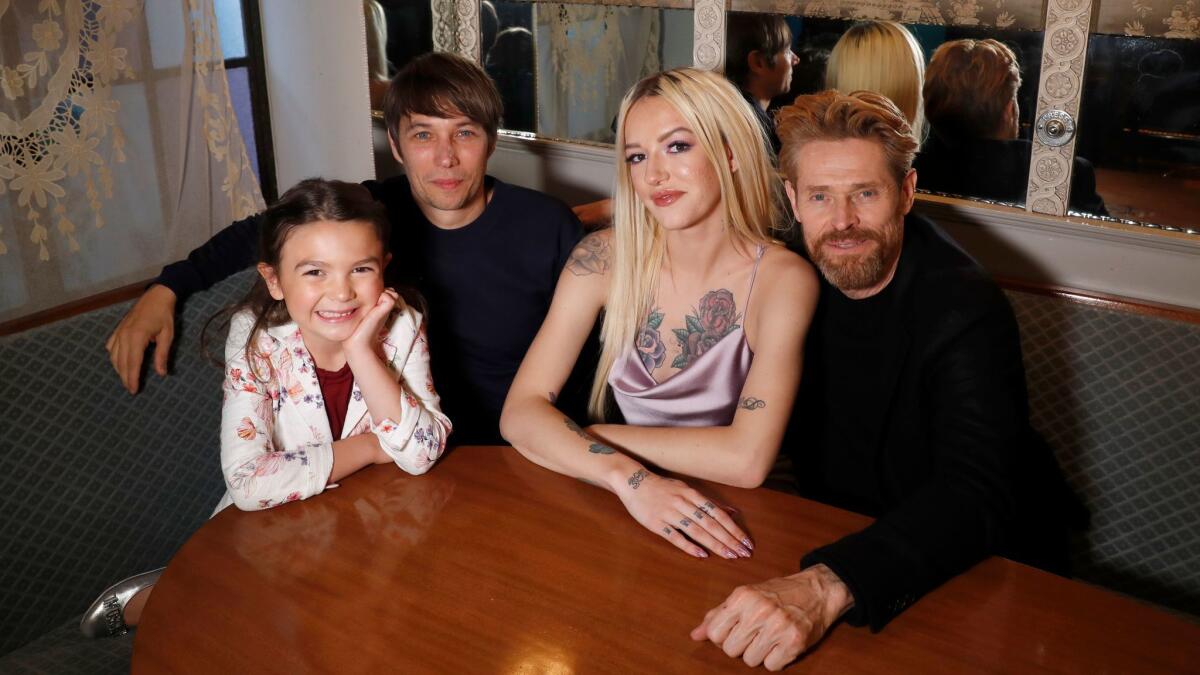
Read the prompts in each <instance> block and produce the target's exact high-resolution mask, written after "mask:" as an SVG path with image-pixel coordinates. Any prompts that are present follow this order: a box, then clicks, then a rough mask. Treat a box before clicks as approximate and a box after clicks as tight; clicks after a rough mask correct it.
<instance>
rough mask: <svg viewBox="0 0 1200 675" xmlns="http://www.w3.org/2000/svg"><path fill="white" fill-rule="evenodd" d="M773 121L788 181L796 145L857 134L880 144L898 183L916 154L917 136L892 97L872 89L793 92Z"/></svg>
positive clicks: (794, 167) (791, 178)
mask: <svg viewBox="0 0 1200 675" xmlns="http://www.w3.org/2000/svg"><path fill="white" fill-rule="evenodd" d="M776 124H777V125H778V126H777V131H778V133H779V141H780V142H781V143H782V144H783V148H782V149H781V150H780V151H779V166H780V168H781V169H783V172H784V174H785V175H786V176H787V178H788V181H789V182H791V183H793V184H794V183H795V181H796V178H797V177H798V176H799V174H800V167H799V166H798V165H797V163H796V161H797V158H798V156H799V154H800V148H802V147H804V144H805V143H811V142H813V141H840V140H844V139H849V138H857V139H861V140H867V141H874V142H876V143H879V146H880V147H881V148H882V149H883V155H884V157H885V158H886V159H887V163H888V169H889V171H891V174H892V176H893V177H895V179H896V182H897V183H899V182H901V181H902V180H904V177H905V176H906V175H908V170H909V169H911V168H912V163H913V157H914V156H915V155H916V154H917V141H916V138H914V137H913V133H912V129H911V128H910V127H909V125H908V121H907V120H905V119H904V114H903V113H901V112H900V109H899V108H898V107H897V106H896V104H895V103H892V101H891V99H889V98H887V97H885V96H882V95H880V94H876V93H875V92H872V91H856V92H854V93H853V94H849V95H847V94H840V93H838V92H836V91H832V90H826V91H823V92H820V93H817V94H809V95H807V96H797V97H796V101H795V103H792V104H791V105H787V106H784V107H782V108H780V109H779V112H778V113H777V114H776Z"/></svg>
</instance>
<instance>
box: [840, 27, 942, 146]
mask: <svg viewBox="0 0 1200 675" xmlns="http://www.w3.org/2000/svg"><path fill="white" fill-rule="evenodd" d="M924 83H925V53H924V52H923V51H921V45H919V44H917V39H916V38H915V37H913V34H912V33H910V32H908V29H906V28H905V27H904V26H902V25H900V24H898V23H896V22H895V21H867V22H864V23H857V24H854V25H853V26H851V27H850V30H847V31H846V33H845V34H844V35H842V37H841V39H839V40H838V41H837V44H836V45H834V47H833V51H832V52H831V53H830V54H829V63H828V64H826V66H825V86H826V87H827V88H829V89H836V90H838V91H840V92H842V93H843V94H849V93H851V92H855V91H873V92H875V93H878V94H883V95H884V96H886V97H888V98H890V99H892V102H893V103H895V104H896V107H898V108H900V112H902V113H904V116H905V117H906V118H908V124H909V126H911V127H912V130H913V134H914V135H915V136H916V138H917V142H920V141H921V140H922V139H923V138H924V133H925V104H924V100H923V97H922V95H921V87H922V86H923V85H924Z"/></svg>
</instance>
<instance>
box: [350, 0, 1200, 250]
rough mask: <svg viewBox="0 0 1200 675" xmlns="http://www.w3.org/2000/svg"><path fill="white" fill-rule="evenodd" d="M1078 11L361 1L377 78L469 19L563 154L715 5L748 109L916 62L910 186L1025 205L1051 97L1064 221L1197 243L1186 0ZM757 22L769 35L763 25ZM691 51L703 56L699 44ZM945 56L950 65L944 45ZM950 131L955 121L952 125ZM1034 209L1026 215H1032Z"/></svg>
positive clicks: (1048, 6) (517, 107)
mask: <svg viewBox="0 0 1200 675" xmlns="http://www.w3.org/2000/svg"><path fill="white" fill-rule="evenodd" d="M701 4H702V5H703V6H702V7H700V8H699V9H698V10H697V12H693V10H692V7H693V6H699V5H701ZM1093 4H1094V5H1095V7H1094V8H1093V9H1091V10H1088V9H1087V8H1086V7H1084V9H1083V10H1082V11H1083V12H1084V14H1083V15H1082V17H1081V18H1080V20H1079V22H1078V25H1077V26H1074V27H1073V28H1072V30H1071V34H1070V35H1064V33H1063V31H1062V30H1060V29H1055V30H1054V31H1052V32H1053V35H1052V36H1051V37H1045V36H1046V33H1045V27H1046V26H1051V27H1052V28H1054V27H1055V26H1054V22H1055V21H1057V20H1059V19H1060V18H1061V17H1060V16H1059V15H1060V14H1061V13H1062V12H1063V11H1064V10H1076V9H1078V8H1080V7H1083V5H1084V3H1082V2H1079V1H1078V0H728V2H723V3H712V2H707V1H706V2H704V3H696V2H693V1H692V0H621V1H620V2H612V0H595V1H594V2H588V1H586V0H566V1H564V2H546V1H543V0H365V5H364V6H365V7H366V8H367V13H368V22H367V23H368V33H370V32H371V25H372V20H371V7H372V6H375V7H377V8H378V10H377V11H376V14H377V15H382V17H383V20H382V22H380V23H382V24H384V25H385V26H386V27H385V29H384V30H383V31H382V32H380V33H379V34H380V35H382V36H386V37H385V38H384V43H383V45H384V46H383V47H382V48H376V51H377V52H378V53H380V54H385V56H383V57H382V58H383V59H384V60H385V61H386V64H385V65H384V66H382V67H380V68H378V70H379V72H380V73H383V72H386V73H387V75H388V76H390V75H391V74H393V73H394V72H395V70H396V69H397V68H398V67H400V66H402V65H403V63H404V62H405V60H406V59H407V58H411V57H412V56H413V55H415V54H418V53H422V52H424V51H428V50H429V49H432V48H434V43H435V42H437V40H434V39H431V37H430V33H431V32H432V33H434V34H439V25H440V23H439V22H444V21H445V19H439V12H440V14H441V15H443V16H444V17H451V18H452V17H453V16H454V15H455V13H458V14H459V15H462V14H464V13H466V14H470V15H471V16H472V17H474V16H475V15H474V14H472V13H473V12H475V11H476V10H477V11H478V15H477V19H478V22H477V25H478V28H477V31H478V33H477V34H478V36H479V39H478V55H477V58H478V59H479V61H480V63H481V64H483V65H484V67H485V68H486V70H487V72H488V73H489V74H490V75H491V76H492V77H493V79H494V80H495V81H496V83H497V85H498V88H499V90H500V92H501V96H502V97H503V99H504V104H505V110H506V114H505V119H504V124H503V128H504V129H506V130H508V131H510V132H519V133H521V134H532V135H536V136H537V137H541V138H549V139H558V140H566V141H571V142H584V143H601V144H608V143H612V142H613V140H614V137H615V128H614V127H615V122H616V115H617V109H618V107H619V104H620V99H621V96H622V95H623V94H624V92H625V91H626V90H627V89H628V88H629V87H630V86H631V85H632V84H633V83H635V82H636V81H637V80H638V79H640V78H641V77H644V76H645V75H647V74H650V73H653V72H655V71H658V70H662V69H666V68H672V67H676V66H683V65H690V64H692V62H693V36H694V35H697V34H699V33H698V31H700V25H701V24H704V23H705V21H699V22H694V15H695V16H696V17H700V18H704V17H703V16H702V15H704V13H705V12H707V13H708V15H707V21H708V23H711V19H712V18H713V17H712V16H711V14H713V12H714V11H715V12H716V15H717V17H718V18H720V16H721V12H720V10H719V6H720V5H724V6H725V7H726V8H728V9H727V11H726V12H725V13H724V19H725V22H724V23H725V25H726V33H725V35H724V42H725V44H724V45H723V48H724V51H725V54H726V64H725V65H726V72H727V75H728V76H729V77H730V79H732V80H734V81H735V83H737V84H739V85H740V86H741V87H742V88H743V90H744V91H746V92H747V97H748V98H749V99H751V100H752V101H753V102H755V103H756V104H757V105H760V107H763V108H765V110H771V109H773V108H776V107H778V106H780V105H782V104H784V103H786V102H788V101H790V100H791V99H792V98H793V97H794V96H796V95H798V94H801V93H810V92H815V91H819V90H821V89H824V88H826V86H827V85H830V84H833V85H835V86H837V87H838V88H843V89H845V88H875V87H876V86H878V87H883V86H884V85H883V84H882V83H883V82H884V81H887V82H890V84H889V85H887V86H890V87H892V88H893V91H898V90H897V89H896V87H900V88H903V87H904V86H905V85H904V79H905V77H906V75H905V68H903V67H901V66H902V64H903V62H904V61H905V60H906V59H907V60H908V61H909V62H912V61H913V60H914V59H915V60H919V61H920V63H921V66H922V67H923V68H924V69H925V72H924V74H923V75H922V76H921V77H923V78H924V80H923V81H921V80H918V79H916V78H915V77H913V76H911V75H908V76H907V77H908V80H909V81H908V84H907V88H908V90H909V91H910V92H913V93H910V94H909V95H907V97H908V98H910V99H914V100H913V101H909V102H907V103H904V102H902V101H899V100H898V101H897V103H902V105H901V106H900V107H901V108H905V109H906V110H907V111H909V112H910V114H912V116H913V121H914V122H915V123H916V124H917V126H920V127H921V128H922V132H921V133H922V151H921V156H920V158H919V163H918V169H919V172H920V177H919V180H918V188H919V189H921V190H923V191H926V192H931V193H936V194H942V195H949V196H952V197H961V198H966V199H971V200H983V201H988V202H992V203H998V204H1003V205H1009V206H1014V207H1023V206H1025V201H1026V193H1027V188H1028V187H1029V184H1030V182H1032V181H1031V179H1032V178H1038V177H1039V176H1031V175H1030V165H1031V147H1034V148H1036V147H1037V144H1036V143H1034V142H1033V141H1034V135H1035V127H1037V125H1038V122H1037V119H1036V117H1037V115H1038V109H1039V104H1042V107H1043V108H1044V107H1045V104H1046V98H1047V97H1048V96H1049V97H1055V96H1059V95H1060V93H1065V95H1069V96H1070V97H1072V98H1074V99H1075V100H1077V103H1078V111H1077V113H1078V114H1077V115H1075V119H1074V123H1075V130H1076V136H1075V139H1074V148H1073V153H1074V161H1073V162H1072V163H1071V174H1072V176H1071V181H1070V186H1071V190H1070V198H1069V200H1066V201H1065V203H1066V209H1067V210H1068V212H1069V213H1072V214H1075V215H1087V216H1091V217H1097V218H1101V219H1105V218H1107V219H1109V220H1121V221H1125V222H1129V223H1133V224H1140V225H1150V226H1152V227H1159V228H1162V229H1169V230H1175V231H1182V232H1189V233H1192V234H1200V0H1197V1H1196V2H1191V1H1190V0H1189V2H1177V1H1175V2H1173V1H1172V0H1138V2H1132V3H1130V2H1128V1H1127V0H1093ZM431 8H432V10H433V11H432V12H431ZM714 8H718V9H716V10H714ZM1056 12H1058V14H1056ZM864 22H896V23H897V24H899V25H900V26H901V27H902V29H903V35H904V36H906V38H904V40H902V41H901V42H907V43H908V45H909V46H911V47H912V49H910V50H909V51H908V52H907V54H906V53H905V51H904V49H903V48H899V49H897V47H896V44H891V45H890V46H889V45H888V43H889V38H888V36H887V35H882V34H881V33H880V32H879V31H875V32H873V33H872V34H870V35H864V32H866V33H871V31H865V29H864V28H863V26H862V25H861V24H863V23H864ZM764 23H765V24H771V25H772V26H774V27H768V28H766V29H764V28H763V26H762V24H764ZM471 25H473V24H471ZM779 26H783V27H784V28H783V30H785V31H786V33H787V35H786V38H785V39H786V44H787V49H786V50H780V52H779V53H776V54H770V55H767V56H770V57H771V58H772V59H776V60H778V63H779V65H781V66H783V65H784V64H783V61H782V60H786V61H787V63H788V64H790V71H789V72H788V73H787V74H786V78H785V77H784V75H783V74H781V73H779V72H776V80H777V81H776V82H775V83H774V87H775V88H774V89H773V90H770V91H766V90H762V89H756V88H755V86H754V85H753V84H751V83H749V82H748V81H747V79H746V78H747V77H748V74H747V73H748V71H749V70H751V69H750V68H748V67H747V64H746V63H745V59H746V58H747V54H746V52H745V51H744V49H743V47H744V45H745V44H746V42H747V40H746V39H744V38H745V33H746V32H747V31H749V32H754V31H756V30H759V31H761V30H767V31H771V30H777V29H778V27H779ZM1089 28H1090V31H1091V32H1090V33H1089ZM450 32H452V31H450ZM700 32H702V31H700ZM446 33H448V31H445V30H442V32H441V34H443V35H445V34H446ZM718 34H719V33H718ZM892 37H893V38H894V37H895V36H894V35H893V36H892ZM851 38H854V39H853V40H851ZM708 39H709V38H708V36H707V35H706V36H705V40H704V42H703V43H702V44H704V45H705V46H707V45H708V42H707V40H708ZM1084 40H1086V41H1087V49H1086V53H1085V56H1084V62H1083V68H1081V69H1080V70H1082V75H1083V77H1082V78H1079V77H1076V78H1071V77H1064V76H1063V74H1062V73H1058V72H1056V71H1055V69H1054V67H1053V64H1052V61H1053V54H1054V53H1066V52H1068V51H1072V50H1073V49H1075V45H1078V44H1080V43H1082V42H1084ZM445 41H446V40H445V38H444V37H443V42H445ZM460 41H461V39H460ZM964 41H974V42H973V43H969V44H974V45H976V47H975V49H977V50H978V49H982V48H979V47H978V45H981V44H986V45H988V47H987V48H986V49H983V51H991V52H1002V56H1003V57H1004V58H1003V59H1001V60H1004V59H1007V60H1008V62H1009V63H1010V67H1011V71H1012V74H1011V76H1009V79H1010V80H1011V81H1013V82H1015V79H1016V76H1019V79H1020V85H1019V86H1018V87H1017V88H1016V95H1015V99H1012V98H1009V95H1008V94H1006V93H1004V92H1006V91H1008V89H1006V88H1005V86H1003V82H1002V80H1004V79H1005V75H1004V73H1001V72H999V71H997V70H996V61H997V59H996V58H995V54H992V58H986V59H982V60H983V61H986V62H988V63H990V64H991V65H990V66H988V67H990V68H991V70H990V71H988V72H987V73H985V74H983V75H976V74H975V73H976V72H979V71H976V70H970V68H968V67H967V65H965V64H968V63H969V62H970V61H971V58H973V57H967V56H964V55H963V53H962V52H963V49H962V48H961V46H962V45H963V44H968V43H967V42H964ZM988 41H994V42H988ZM368 42H369V43H370V39H369V40H368ZM750 42H753V40H751V41H750ZM890 42H892V43H895V42H896V40H894V39H890ZM839 43H845V44H843V45H839ZM772 44H774V43H772ZM780 44H782V43H780ZM955 45H957V47H955V49H957V52H954V51H953V50H951V47H952V46H955ZM852 46H853V47H854V48H851V47H852ZM903 46H904V45H901V47H903ZM369 47H370V45H369ZM440 48H445V49H453V48H455V47H454V46H453V45H446V44H443V45H442V46H441V47H440ZM774 48H775V47H772V49H774ZM939 48H942V49H944V50H946V51H945V53H946V54H947V55H948V56H947V57H946V58H945V59H943V60H942V62H943V63H944V64H948V67H943V68H941V69H940V70H939V69H938V68H936V67H931V64H930V59H931V58H932V57H933V56H934V55H935V53H937V52H938V49H939ZM740 49H742V51H740V52H739V50H740ZM872 50H874V55H875V57H874V58H872V57H871V56H870V55H871V54H872V53H873V52H872ZM784 51H786V52H787V53H786V55H785V54H784V53H783V52H784ZM835 52H837V54H838V55H839V56H838V57H835V56H834V55H835ZM978 53H982V52H978ZM1080 53H1081V54H1084V52H1080ZM950 56H955V58H956V59H957V60H953V59H951V58H950ZM831 57H832V58H831ZM939 58H940V57H939ZM378 60H379V59H378V58H377V59H376V62H378ZM831 61H832V62H833V63H832V64H831ZM773 62H774V61H772V63H773ZM714 63H716V61H714ZM759 65H760V66H768V67H770V66H771V63H768V62H767V61H765V60H764V61H762V62H760V63H759ZM372 67H373V68H375V66H372ZM971 67H977V68H978V67H982V66H979V65H978V64H976V65H975V66H971ZM759 70H761V68H759ZM1043 72H1045V73H1047V77H1046V82H1044V83H1043V82H1042V81H1041V80H1042V79H1043V78H1042V73H1043ZM374 77H376V78H379V77H382V75H376V76H374ZM784 79H786V81H784ZM839 80H840V81H839ZM930 81H936V82H938V83H940V84H939V91H940V92H942V96H941V98H940V99H939V100H938V105H931V106H926V105H924V103H925V97H924V96H923V95H920V94H917V93H915V92H917V91H920V90H922V89H923V88H924V87H925V84H926V83H928V82H930ZM871 82H875V83H876V84H875V85H872V84H870V83H871ZM376 86H377V85H376ZM751 89H755V91H750V90H751ZM767 89H770V87H767ZM764 92H765V93H764ZM998 92H999V93H998ZM885 93H887V92H885ZM893 97H894V98H904V97H905V95H902V94H895V95H894V96H893ZM917 101H919V102H920V103H921V105H920V106H916V102H917ZM963 119H968V120H971V121H972V123H970V124H963V123H960V122H961V120H963ZM1066 157H1068V158H1069V157H1070V154H1068V155H1067V156H1066ZM1034 164H1035V166H1037V164H1036V163H1034ZM1044 168H1045V169H1047V171H1048V170H1049V169H1051V168H1054V167H1050V166H1049V165H1047V167H1044ZM1037 201H1038V200H1034V202H1035V203H1034V204H1033V208H1034V210H1039V211H1040V210H1041V209H1040V208H1038V204H1037Z"/></svg>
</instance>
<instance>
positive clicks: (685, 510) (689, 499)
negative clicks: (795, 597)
mask: <svg viewBox="0 0 1200 675" xmlns="http://www.w3.org/2000/svg"><path fill="white" fill-rule="evenodd" d="M614 487H615V489H614V490H613V491H614V492H616V493H617V496H618V497H620V498H621V503H622V504H624V505H625V509H626V510H628V511H629V515H631V516H633V518H634V520H636V521H638V523H640V524H641V525H642V527H645V528H646V529H648V530H650V531H651V532H654V533H655V534H657V535H659V536H660V537H663V538H664V539H666V540H667V541H669V542H671V544H673V545H674V546H675V547H677V548H679V549H680V550H682V551H684V552H685V553H687V554H688V555H692V556H695V557H697V558H707V557H708V554H707V553H706V552H705V550H704V549H708V550H709V551H712V552H713V553H715V554H717V555H719V556H721V557H723V558H729V559H735V558H739V557H742V558H749V557H750V551H751V550H752V549H753V548H754V545H753V544H752V543H751V541H750V537H748V536H747V535H746V533H745V532H744V531H742V529H741V528H740V527H738V526H737V523H735V522H733V519H732V518H730V517H729V514H728V513H726V512H725V510H724V509H723V508H721V507H719V506H717V505H716V504H714V503H713V501H712V500H710V499H709V498H708V497H705V496H704V495H702V494H700V493H699V492H697V491H696V490H694V489H692V488H691V487H688V485H687V484H686V483H684V482H683V481H679V480H675V479H673V478H663V477H662V476H658V475H656V474H653V473H651V472H649V471H647V470H646V469H644V468H639V469H637V470H636V471H634V472H633V473H632V474H630V476H629V477H628V478H627V479H626V480H625V483H624V484H623V485H619V486H614ZM697 544H699V546H697ZM702 547H703V548H702Z"/></svg>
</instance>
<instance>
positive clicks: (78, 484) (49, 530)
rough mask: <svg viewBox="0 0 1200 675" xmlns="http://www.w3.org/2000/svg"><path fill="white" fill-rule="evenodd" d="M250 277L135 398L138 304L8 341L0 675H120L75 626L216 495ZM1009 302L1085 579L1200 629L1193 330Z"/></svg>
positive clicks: (1198, 342)
mask: <svg viewBox="0 0 1200 675" xmlns="http://www.w3.org/2000/svg"><path fill="white" fill-rule="evenodd" d="M251 274H252V272H245V273H242V274H240V275H238V276H236V277H234V278H232V279H230V280H228V281H226V282H224V283H222V284H219V285H218V286H216V287H214V288H213V289H212V290H210V291H208V292H206V293H202V294H199V295H197V296H195V297H193V298H192V299H190V300H189V301H188V302H187V303H186V305H185V307H184V310H183V313H182V317H181V319H180V323H179V325H178V329H177V331H176V340H177V346H176V349H175V356H174V362H173V364H172V374H171V376H170V377H168V378H166V379H160V378H158V377H157V376H155V375H150V376H149V377H148V379H147V380H146V384H145V388H144V390H143V391H142V393H140V394H138V395H137V396H136V397H131V396H129V395H128V394H127V393H126V392H125V391H124V390H123V389H122V388H121V386H120V384H119V382H118V380H117V378H116V376H115V375H114V374H113V372H112V368H111V366H110V365H109V363H108V359H107V354H105V352H104V349H103V342H104V338H105V337H106V336H107V335H108V334H109V332H111V330H112V329H113V327H114V326H115V325H116V323H117V321H118V320H119V319H120V317H121V316H122V315H123V314H124V313H125V311H126V310H127V309H128V307H129V303H124V304H121V305H116V306H112V307H108V308H104V309H100V310H96V311H93V312H90V313H87V314H84V315H81V316H77V317H73V318H70V319H66V320H63V321H60V322H58V323H55V324H52V325H49V326H45V327H42V328H37V329H33V330H30V331H28V332H25V333H21V334H18V335H14V336H11V337H7V338H0V401H3V406H4V407H3V413H2V415H0V425H2V426H0V509H3V513H4V518H3V520H0V589H2V590H0V592H2V593H3V596H2V602H0V672H5V673H8V672H52V673H66V672H80V673H103V672H114V673H115V672H126V671H128V668H129V658H130V655H131V653H132V638H131V636H127V637H125V638H119V639H115V640H96V641H92V640H84V639H83V638H82V637H81V636H80V635H79V632H78V630H77V626H76V625H77V623H78V620H79V615H80V614H81V613H82V611H83V610H84V609H85V608H86V607H87V605H88V603H89V602H91V600H92V599H93V598H94V597H95V596H96V594H98V593H99V591H101V590H102V589H103V588H105V587H106V586H107V585H108V584H110V583H112V582H113V581H116V580H118V579H121V578H123V577H125V576H127V575H129V574H134V573H137V572H140V571H144V570H147V569H150V568H153V567H157V566H160V565H163V564H165V563H166V562H167V561H168V560H169V559H170V557H171V555H172V554H173V553H174V552H175V550H176V549H178V548H179V546H180V545H182V544H183V542H184V541H185V540H186V539H187V537H188V536H189V535H190V534H191V533H192V532H193V531H195V529H196V528H198V527H199V526H200V525H201V524H202V523H203V522H204V520H205V519H206V518H208V516H209V514H210V512H211V510H212V507H213V505H215V504H216V502H217V500H218V499H219V498H220V495H221V494H222V491H223V489H224V486H223V484H222V481H221V477H220V467H219V466H218V448H217V429H218V425H219V419H220V404H221V394H220V388H219V387H220V379H221V373H220V370H219V369H218V368H216V367H215V366H213V365H212V364H211V363H208V362H206V361H205V360H204V359H202V358H201V356H200V354H199V331H200V327H201V326H202V324H203V323H204V321H205V319H207V317H209V316H210V315H212V314H213V313H214V312H216V311H217V310H218V309H219V308H220V307H222V306H224V305H225V304H227V303H229V302H232V301H234V300H236V299H237V298H238V297H240V295H241V293H242V291H243V290H244V289H245V288H246V287H248V285H249V283H250V279H251V276H250V275H251ZM1008 295H1009V298H1010V300H1011V301H1012V304H1013V307H1014V309H1015V311H1016V314H1017V319H1018V321H1019V323H1020V326H1021V339H1022V344H1023V348H1024V354H1025V362H1026V371H1027V374H1028V380H1029V389H1030V403H1031V409H1032V410H1033V421H1034V425H1035V426H1036V427H1037V428H1038V429H1039V430H1040V431H1041V432H1042V433H1043V434H1044V435H1045V436H1046V438H1047V440H1049V441H1050V444H1051V446H1052V447H1054V448H1055V449H1056V452H1057V454H1058V457H1059V461H1060V463H1061V464H1062V465H1063V467H1064V469H1065V470H1066V473H1067V475H1068V478H1069V480H1070V481H1071V483H1072V485H1073V486H1074V487H1075V489H1076V491H1077V492H1078V493H1079V494H1080V495H1081V496H1082V497H1083V498H1084V501H1085V502H1086V503H1087V505H1088V507H1089V508H1090V510H1091V512H1092V527H1091V529H1090V530H1089V531H1088V532H1086V533H1084V534H1083V535H1082V536H1080V537H1079V538H1078V540H1077V541H1076V542H1074V554H1075V559H1076V567H1077V569H1076V571H1077V573H1078V576H1079V577H1080V578H1081V579H1082V580H1084V581H1087V582H1090V583H1094V584H1097V585H1101V586H1107V587H1110V588H1113V589H1115V590H1118V591H1121V592H1123V593H1126V594H1128V595H1132V596H1135V597H1139V598H1143V599H1145V600H1148V601H1151V602H1154V603H1158V604H1161V605H1163V606H1166V607H1169V608H1173V609H1175V610H1178V611H1182V612H1186V613H1190V614H1192V615H1196V616H1200V565H1197V561H1200V414H1198V413H1200V325H1197V324H1189V323H1183V322H1178V321H1171V320H1166V319H1158V318H1153V317H1148V316H1143V315H1137V314H1130V313H1125V312H1119V311H1112V310H1108V309H1102V308H1097V307H1090V306H1086V305H1083V304H1080V303H1076V302H1072V301H1069V300H1065V299H1061V298H1055V297H1047V296H1043V295H1037V294H1032V293H1026V292H1021V291H1009V292H1008ZM222 342H223V336H220V335H218V336H215V337H214V344H215V345H216V346H217V347H216V348H217V351H219V349H220V347H219V345H221V344H222Z"/></svg>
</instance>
